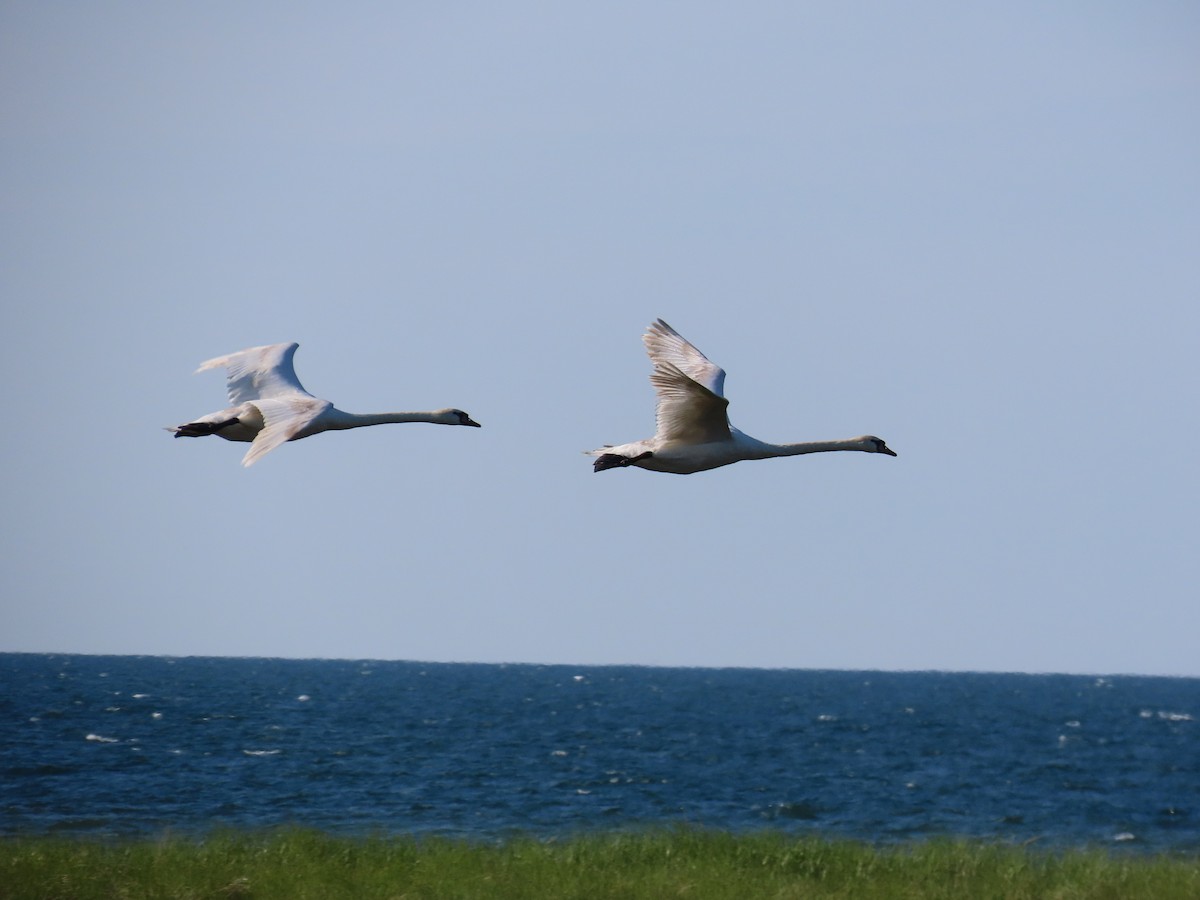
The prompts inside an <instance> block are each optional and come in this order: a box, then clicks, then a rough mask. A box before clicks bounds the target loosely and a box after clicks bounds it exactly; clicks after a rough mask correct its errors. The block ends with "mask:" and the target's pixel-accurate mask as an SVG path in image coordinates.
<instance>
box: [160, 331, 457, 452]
mask: <svg viewBox="0 0 1200 900" xmlns="http://www.w3.org/2000/svg"><path fill="white" fill-rule="evenodd" d="M299 346H300V345H299V344H297V343H290V344H268V345H266V346H263V347H251V348H250V349H248V350H241V351H239V352H237V353H230V354H229V355H228V356H218V357H217V358H215V359H210V360H208V361H206V362H203V363H201V364H200V368H198V369H197V370H196V371H197V372H206V371H208V370H209V369H221V368H223V369H225V371H226V375H227V377H228V393H229V402H230V404H232V405H231V406H230V407H229V408H228V409H223V410H221V411H220V412H215V413H210V414H209V415H207V416H203V417H202V418H199V419H196V420H194V421H192V422H188V423H186V424H183V425H180V426H178V427H175V428H168V429H167V430H168V431H172V432H174V433H175V437H177V438H179V437H203V436H205V435H209V434H215V435H217V437H221V438H224V439H225V440H227V441H241V442H249V443H250V445H251V446H250V449H249V450H248V451H246V455H245V456H244V457H243V458H242V465H243V466H251V465H254V463H255V462H256V461H257V460H259V459H261V458H262V457H263V456H264V455H266V454H267V453H270V452H271V451H272V450H274V449H275V448H276V447H278V446H279V445H280V444H284V443H286V442H288V441H298V440H300V439H301V438H306V437H310V436H312V435H314V434H320V433H321V432H322V431H342V430H344V429H347V428H362V427H364V426H367V425H386V424H390V423H394V422H432V423H434V424H437V425H471V426H473V427H475V428H478V427H479V423H478V422H475V421H473V420H472V419H471V417H470V416H468V415H467V414H466V413H465V412H463V411H462V410H461V409H438V410H433V411H432V412H392V413H348V412H345V411H343V410H340V409H338V408H337V407H336V406H334V405H333V404H332V403H330V402H329V401H328V400H322V399H320V398H319V397H314V396H313V395H312V394H310V393H309V392H308V391H306V390H305V389H304V386H303V385H302V384H300V379H299V378H297V377H296V370H295V369H294V368H293V367H292V357H293V356H295V354H296V348H297V347H299Z"/></svg>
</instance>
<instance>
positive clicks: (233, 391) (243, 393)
mask: <svg viewBox="0 0 1200 900" xmlns="http://www.w3.org/2000/svg"><path fill="white" fill-rule="evenodd" d="M299 346H300V345H299V344H297V343H295V342H293V343H290V344H267V345H266V346H263V347H251V348H249V349H248V350H240V351H238V352H237V353H230V354H229V355H228V356H218V357H216V358H215V359H210V360H207V361H205V362H202V363H201V364H200V368H198V369H197V370H196V371H197V372H205V371H207V370H209V369H221V368H223V369H225V373H226V377H227V378H228V384H227V386H226V387H227V390H228V392H229V402H230V403H231V404H233V405H235V406H236V405H237V404H239V403H246V402H250V401H255V400H262V399H269V398H273V397H295V396H301V397H312V394H310V393H309V392H308V391H306V390H305V389H304V386H303V385H302V384H300V379H299V378H297V377H296V370H295V369H294V368H293V367H292V357H293V356H295V354H296V348H297V347H299ZM263 452H264V453H265V452H266V451H265V450H264V451H263Z"/></svg>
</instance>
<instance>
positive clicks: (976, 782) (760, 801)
mask: <svg viewBox="0 0 1200 900" xmlns="http://www.w3.org/2000/svg"><path fill="white" fill-rule="evenodd" d="M0 686H2V688H3V690H2V692H0V693H2V698H0V771H2V773H3V775H2V777H0V834H14V833H20V834H71V835H75V834H82V835H97V836H112V835H119V836H155V835H159V834H162V833H164V832H171V833H174V834H193V833H194V834H203V833H205V832H207V831H210V830H211V829H213V828H217V827H235V828H261V827H269V826H274V825H280V824H300V825H305V826H312V827H316V828H321V829H325V830H327V831H330V832H334V833H339V834H350V835H355V834H368V833H370V834H378V833H387V834H413V835H424V834H439V835H451V836H460V837H467V838H470V839H478V840H495V839H500V838H503V837H504V836H506V835H512V834H523V835H534V836H539V837H551V836H561V835H567V834H576V833H580V832H592V831H598V830H599V831H604V830H615V829H629V828H641V827H646V826H660V825H665V826H670V825H674V824H679V823H682V824H688V825H692V826H697V827H705V828H717V829H724V830H728V831H733V832H743V831H753V830H760V829H767V828H769V829H779V830H783V831H786V832H789V833H795V834H808V833H812V834H819V835H823V836H830V837H848V838H854V839H859V840H864V841H868V842H871V843H874V844H887V843H890V842H895V841H906V840H913V839H922V838H927V837H932V836H944V835H951V836H967V837H973V838H981V839H986V840H995V841H1002V842H1011V843H1025V842H1036V843H1037V845H1038V846H1047V847H1068V846H1084V845H1087V846H1096V845H1102V846H1108V847H1113V848H1114V849H1116V848H1119V849H1120V850H1121V851H1123V852H1126V851H1127V852H1160V851H1163V852H1176V851H1178V852H1187V853H1195V852H1200V722H1198V721H1197V719H1198V718H1200V679H1187V678H1152V677H1132V676H1112V677H1104V678H1101V677H1094V676H1068V675H996V674H969V673H965V674H964V673H937V672H916V673H911V672H910V673H891V672H845V671H807V670H755V669H675V668H649V667H625V666H605V667H593V666H540V665H473V664H436V663H416V662H375V661H334V660H279V659H211V658H161V657H127V656H121V657H103V656H64V655H38V654H0Z"/></svg>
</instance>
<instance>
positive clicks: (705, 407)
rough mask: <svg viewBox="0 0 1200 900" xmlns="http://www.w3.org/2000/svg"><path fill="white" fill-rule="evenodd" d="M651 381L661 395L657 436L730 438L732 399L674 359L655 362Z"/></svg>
mask: <svg viewBox="0 0 1200 900" xmlns="http://www.w3.org/2000/svg"><path fill="white" fill-rule="evenodd" d="M685 343H686V342H685ZM688 346H689V347H690V346H691V345H690V344H688ZM693 349H695V348H693ZM713 368H716V367H715V366H714V367H713ZM717 371H718V372H720V371H721V370H720V369H717ZM722 374H724V373H722ZM650 383H651V384H652V385H654V390H655V392H656V393H657V394H658V410H657V420H658V432H657V434H656V435H655V438H656V439H658V440H660V441H667V442H678V443H683V444H708V443H711V442H713V441H727V440H729V416H728V415H727V414H726V412H725V411H726V409H727V408H728V406H729V401H728V400H726V399H725V398H724V397H722V396H720V395H719V394H716V393H714V392H713V391H712V390H711V389H710V388H708V387H706V386H704V385H703V384H701V383H700V382H698V381H696V380H695V379H694V378H691V377H690V376H689V375H688V373H686V372H685V371H684V370H683V369H681V368H680V367H679V366H677V365H675V364H674V363H671V362H661V363H658V364H657V365H655V367H654V372H653V373H651V375H650Z"/></svg>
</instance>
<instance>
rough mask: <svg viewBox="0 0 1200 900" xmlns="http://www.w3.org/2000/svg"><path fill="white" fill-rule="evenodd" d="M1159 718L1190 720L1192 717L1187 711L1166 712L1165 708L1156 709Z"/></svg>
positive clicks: (1178, 720) (1176, 720)
mask: <svg viewBox="0 0 1200 900" xmlns="http://www.w3.org/2000/svg"><path fill="white" fill-rule="evenodd" d="M1158 717H1159V718H1160V719H1166V720H1167V721H1168V722H1190V721H1192V717H1191V716H1190V715H1189V714H1188V713H1173V712H1167V711H1166V710H1165V709H1160V710H1159V711H1158Z"/></svg>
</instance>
